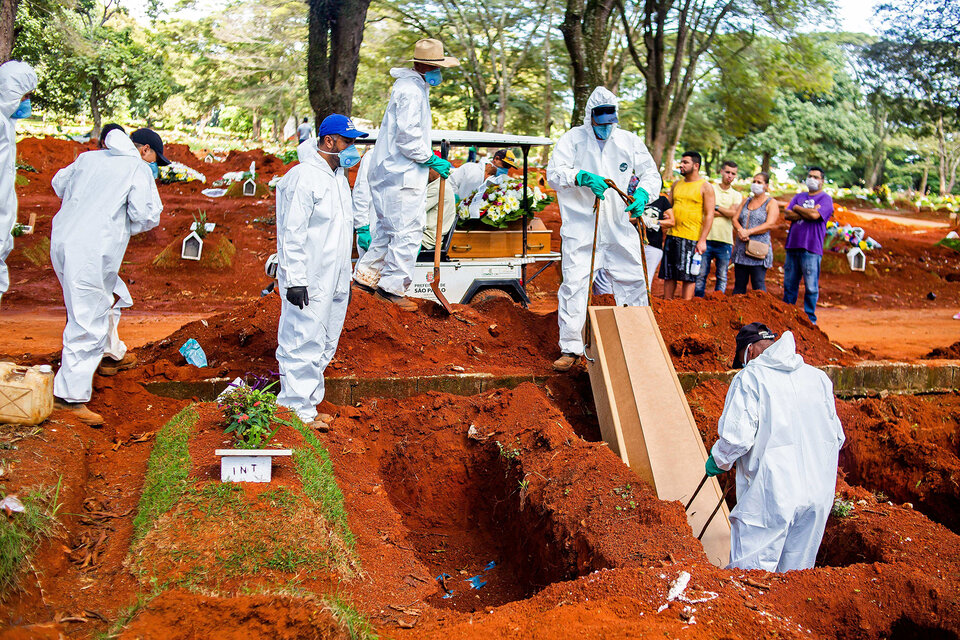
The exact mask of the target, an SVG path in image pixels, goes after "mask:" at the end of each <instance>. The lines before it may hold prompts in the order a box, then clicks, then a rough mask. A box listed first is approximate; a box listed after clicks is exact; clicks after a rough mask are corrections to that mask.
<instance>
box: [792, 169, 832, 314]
mask: <svg viewBox="0 0 960 640" xmlns="http://www.w3.org/2000/svg"><path fill="white" fill-rule="evenodd" d="M823 179H824V175H823V169H821V168H820V167H810V170H809V171H807V182H806V184H807V191H808V193H798V194H797V195H795V196H793V199H792V200H791V201H790V204H789V205H788V206H787V213H786V218H787V220H790V231H789V233H788V234H787V246H786V248H787V257H786V261H785V263H784V265H783V301H784V302H786V303H787V304H794V303H795V302H796V301H797V296H798V295H799V294H800V277H801V276H803V288H804V293H803V310H804V312H805V313H806V314H807V317H808V318H810V322H812V323H813V324H817V314H816V311H817V298H818V297H819V296H820V260H821V259H822V258H823V237H824V235H826V232H827V220H829V219H830V216H832V215H833V198H831V197H830V196H829V195H827V194H826V193H824V192H823Z"/></svg>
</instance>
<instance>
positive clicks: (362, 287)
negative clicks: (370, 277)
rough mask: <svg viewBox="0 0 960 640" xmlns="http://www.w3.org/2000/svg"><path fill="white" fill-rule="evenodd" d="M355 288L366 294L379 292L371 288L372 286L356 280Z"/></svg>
mask: <svg viewBox="0 0 960 640" xmlns="http://www.w3.org/2000/svg"><path fill="white" fill-rule="evenodd" d="M353 286H354V288H356V289H360V291H365V292H367V293H376V292H377V290H376V289H374V288H373V287H371V286H369V285H365V284H363V283H362V282H357V281H356V280H354V281H353Z"/></svg>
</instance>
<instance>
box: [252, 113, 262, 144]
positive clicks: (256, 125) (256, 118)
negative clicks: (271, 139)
mask: <svg viewBox="0 0 960 640" xmlns="http://www.w3.org/2000/svg"><path fill="white" fill-rule="evenodd" d="M262 124H263V119H262V118H261V117H260V111H259V110H258V109H254V110H253V132H252V134H251V136H250V137H252V138H253V139H254V140H259V139H260V128H261V125H262Z"/></svg>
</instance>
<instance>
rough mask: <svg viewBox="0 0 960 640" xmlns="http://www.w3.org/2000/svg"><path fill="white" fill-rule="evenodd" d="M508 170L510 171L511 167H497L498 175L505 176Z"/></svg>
mask: <svg viewBox="0 0 960 640" xmlns="http://www.w3.org/2000/svg"><path fill="white" fill-rule="evenodd" d="M507 171H509V169H507V168H506V167H497V175H498V176H505V175H507Z"/></svg>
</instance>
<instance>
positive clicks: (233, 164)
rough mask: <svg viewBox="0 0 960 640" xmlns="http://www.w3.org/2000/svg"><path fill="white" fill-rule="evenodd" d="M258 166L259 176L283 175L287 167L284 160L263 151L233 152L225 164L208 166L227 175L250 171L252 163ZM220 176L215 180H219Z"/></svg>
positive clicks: (229, 154) (225, 160)
mask: <svg viewBox="0 0 960 640" xmlns="http://www.w3.org/2000/svg"><path fill="white" fill-rule="evenodd" d="M251 162H255V163H256V165H257V174H258V175H264V176H274V175H276V174H279V173H282V172H283V169H284V167H285V166H286V165H284V164H283V160H281V159H280V158H278V157H277V156H275V155H273V154H271V153H267V152H266V151H264V150H263V149H251V150H250V151H237V150H235V149H234V150H233V151H231V152H230V153H228V154H227V157H226V158H225V159H224V161H223V162H219V163H213V164H208V165H206V166H207V167H210V168H216V170H217V171H222V172H223V173H227V172H230V171H249V170H250V163H251ZM219 177H220V176H217V177H215V178H213V179H214V180H217V179H219Z"/></svg>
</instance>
